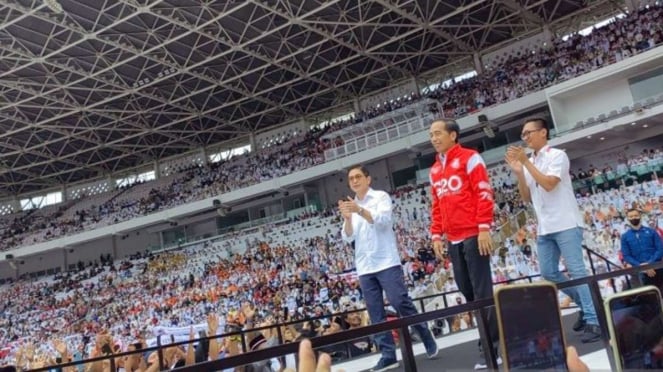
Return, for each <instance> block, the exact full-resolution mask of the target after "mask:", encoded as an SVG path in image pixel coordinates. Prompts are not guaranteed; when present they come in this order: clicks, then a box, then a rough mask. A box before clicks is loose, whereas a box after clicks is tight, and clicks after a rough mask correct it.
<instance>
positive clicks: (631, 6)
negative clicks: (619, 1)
mask: <svg viewBox="0 0 663 372" xmlns="http://www.w3.org/2000/svg"><path fill="white" fill-rule="evenodd" d="M624 4H625V5H626V9H628V11H629V12H637V11H638V9H640V0H625V1H624Z"/></svg>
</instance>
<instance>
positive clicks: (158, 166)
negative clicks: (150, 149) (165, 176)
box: [154, 159, 161, 179]
mask: <svg viewBox="0 0 663 372" xmlns="http://www.w3.org/2000/svg"><path fill="white" fill-rule="evenodd" d="M154 177H155V178H156V179H159V178H161V162H160V161H159V159H155V160H154Z"/></svg>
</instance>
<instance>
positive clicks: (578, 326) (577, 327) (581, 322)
mask: <svg viewBox="0 0 663 372" xmlns="http://www.w3.org/2000/svg"><path fill="white" fill-rule="evenodd" d="M584 316H585V313H583V312H582V310H580V312H579V313H578V319H576V322H575V323H573V330H574V331H576V332H580V331H582V330H583V329H585V325H587V322H585V319H583V318H584Z"/></svg>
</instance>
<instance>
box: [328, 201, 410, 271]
mask: <svg viewBox="0 0 663 372" xmlns="http://www.w3.org/2000/svg"><path fill="white" fill-rule="evenodd" d="M355 201H356V202H357V204H358V205H359V206H360V207H361V208H363V209H364V210H366V211H367V212H369V213H370V214H371V217H372V218H373V224H370V223H368V221H366V219H365V218H364V217H361V216H360V215H358V214H357V213H353V214H352V220H351V222H352V236H347V235H346V234H345V229H344V228H343V227H341V233H342V236H343V240H344V241H346V242H348V243H351V242H353V241H354V242H355V266H356V268H357V275H365V274H372V273H376V272H378V271H382V270H385V269H388V268H390V267H394V266H398V265H400V264H401V259H400V257H399V255H398V247H397V245H396V234H395V233H394V229H393V226H392V225H393V219H392V202H391V197H390V196H389V194H387V193H386V192H384V191H378V190H373V189H368V192H367V193H366V196H364V199H363V200H359V199H357V197H355Z"/></svg>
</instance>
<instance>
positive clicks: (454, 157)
mask: <svg viewBox="0 0 663 372" xmlns="http://www.w3.org/2000/svg"><path fill="white" fill-rule="evenodd" d="M441 158H442V157H441V156H439V155H438V156H437V157H436V159H437V160H436V161H435V164H433V167H432V168H431V170H430V182H431V188H432V199H433V210H432V212H431V228H430V232H431V238H432V239H433V240H440V239H442V235H444V234H446V236H447V239H448V240H449V241H460V240H464V239H467V238H469V237H472V236H476V235H478V234H479V230H489V229H490V226H491V225H492V223H493V206H494V201H493V189H492V187H491V186H490V181H489V180H488V171H487V170H486V165H485V163H484V162H483V159H482V158H481V156H480V155H479V153H477V152H476V151H474V150H471V149H466V148H464V147H461V146H460V145H458V144H456V145H454V146H453V147H452V148H450V149H449V151H447V153H446V155H445V156H444V164H442V162H441V161H440V160H441Z"/></svg>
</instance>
